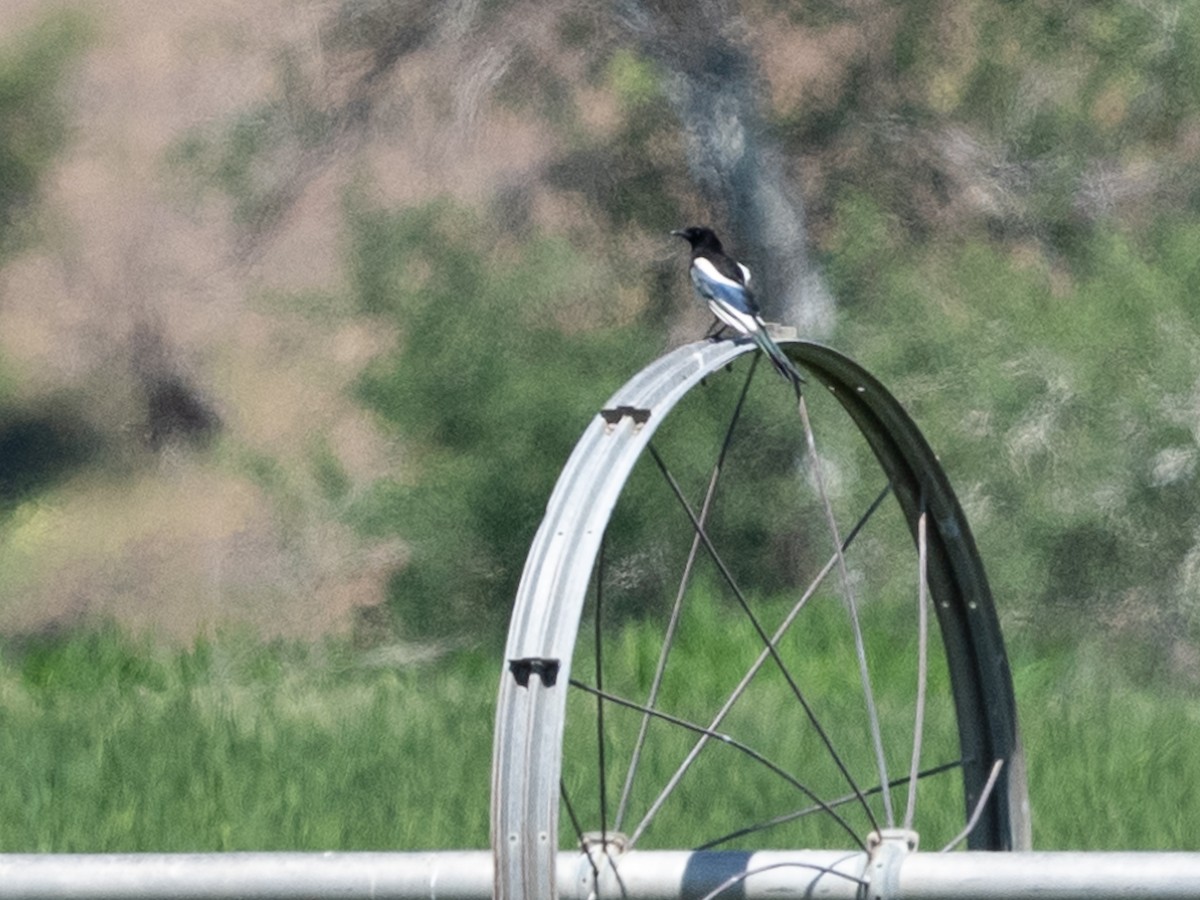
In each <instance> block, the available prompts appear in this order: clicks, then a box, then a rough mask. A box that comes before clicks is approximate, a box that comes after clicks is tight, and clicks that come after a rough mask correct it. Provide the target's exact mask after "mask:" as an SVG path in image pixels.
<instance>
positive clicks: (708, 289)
mask: <svg viewBox="0 0 1200 900" xmlns="http://www.w3.org/2000/svg"><path fill="white" fill-rule="evenodd" d="M671 234H673V235H675V236H676V237H681V238H683V239H684V240H685V241H687V242H688V243H689V244H691V246H692V265H691V268H690V270H689V271H690V274H691V276H692V285H693V287H695V289H696V293H697V294H698V295H699V296H700V299H702V300H704V301H705V302H706V303H707V304H708V308H709V309H710V310H712V314H713V315H714V316H716V321H715V322H714V323H713V327H712V328H710V329H709V331H708V335H707V336H708V337H712V338H719V337H720V336H721V335H722V334H723V333H724V331H725V329H726V328H732V329H733V330H734V331H737V332H738V333H739V334H744V335H746V336H747V337H749V338H750V339H751V340H753V341H754V343H755V344H757V345H758V347H759V349H761V350H762V352H763V353H765V354H766V355H767V358H768V359H769V360H771V365H773V366H774V367H775V371H777V372H778V373H779V374H780V375H782V376H783V377H784V378H786V379H787V380H788V381H790V382H791V383H792V386H793V387H794V388H795V389H796V395H797V396H799V395H800V385H802V384H803V383H804V377H803V376H802V375H801V374H800V372H799V371H798V370H797V369H796V367H795V366H794V365H793V364H792V361H791V360H790V359H788V358H787V357H786V356H785V355H784V353H783V351H782V350H780V349H779V345H778V344H776V343H775V341H773V340H772V339H771V336H770V335H769V334H767V326H766V323H765V322H763V319H762V314H761V313H760V312H759V309H758V303H757V302H756V301H755V299H754V293H753V291H752V290H751V289H750V270H749V269H747V268H746V267H745V266H744V265H742V264H741V263H740V262H738V261H737V260H735V259H733V258H732V257H730V256H729V255H727V254H726V253H725V250H724V248H723V247H722V246H721V241H720V239H719V238H718V237H717V235H716V233H715V232H714V231H713V230H712V229H711V228H705V227H703V226H696V225H693V226H691V227H689V228H681V229H679V230H678V231H672V232H671Z"/></svg>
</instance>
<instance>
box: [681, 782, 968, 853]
mask: <svg viewBox="0 0 1200 900" xmlns="http://www.w3.org/2000/svg"><path fill="white" fill-rule="evenodd" d="M962 764H963V761H962V760H961V759H956V760H954V762H948V763H942V764H941V765H938V766H933V767H932V768H929V769H925V770H923V771H921V772H918V773H917V778H920V779H925V778H930V777H932V776H934V775H941V774H943V773H945V772H949V771H951V770H953V769H961V768H962ZM906 781H907V778H896V779H894V780H893V781H892V783H891V784H889V785H888V787H889V788H894V787H899V786H900V785H902V784H904V783H905V782H906ZM882 790H883V788H882V787H880V786H879V785H875V786H873V787H870V788H867V789H866V790H865V791H863V793H864V794H866V795H867V796H868V797H873V796H874V795H875V794H878V793H880V792H881V791H882ZM857 799H858V797H857V795H855V794H844V795H842V796H841V797H838V798H837V799H836V800H829V801H827V802H826V806H829V807H830V808H832V809H837V808H838V807H839V806H845V805H846V804H847V803H853V802H854V801H855V800H857ZM824 811H825V808H824V807H823V806H818V805H816V804H813V805H812V806H806V807H804V808H803V809H797V810H793V811H792V812H790V813H784V814H783V815H781V816H776V817H774V818H773V819H768V820H766V821H765V822H759V823H758V824H756V825H747V826H746V827H745V828H739V829H738V830H737V831H731V832H729V834H725V835H722V836H721V837H719V838H714V839H713V840H711V841H707V842H706V843H703V844H701V845H700V846H698V847H696V848H694V849H696V850H711V849H712V848H713V847H719V846H720V845H721V844H727V843H729V842H730V841H734V840H737V839H738V838H743V837H746V836H747V835H750V834H755V833H757V832H759V831H766V830H768V829H770V828H775V827H777V826H779V825H786V824H787V823H788V822H794V821H796V820H797V819H803V818H806V817H808V816H811V815H814V814H815V813H819V812H824Z"/></svg>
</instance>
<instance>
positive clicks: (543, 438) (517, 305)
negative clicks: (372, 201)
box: [348, 201, 657, 634]
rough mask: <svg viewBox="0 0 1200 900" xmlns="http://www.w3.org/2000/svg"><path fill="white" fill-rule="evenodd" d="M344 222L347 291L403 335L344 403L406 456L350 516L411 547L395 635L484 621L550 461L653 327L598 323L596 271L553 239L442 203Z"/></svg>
mask: <svg viewBox="0 0 1200 900" xmlns="http://www.w3.org/2000/svg"><path fill="white" fill-rule="evenodd" d="M348 221H349V234H350V238H349V256H350V259H351V261H352V262H351V265H352V278H353V289H354V293H355V296H356V297H357V299H358V302H359V303H360V304H361V307H362V309H363V310H364V311H365V312H367V313H370V314H372V315H377V316H381V317H385V318H387V319H389V320H392V321H395V322H396V323H397V324H398V325H399V326H400V327H401V330H402V334H403V338H402V344H401V346H400V348H399V349H398V350H397V351H396V352H394V353H392V354H389V355H387V356H385V357H384V358H382V359H380V360H378V361H377V363H376V364H375V365H374V366H373V367H372V368H371V369H370V370H369V371H368V373H367V374H366V375H365V376H364V377H363V379H362V381H361V383H360V386H359V397H360V399H361V400H362V401H363V402H364V403H366V404H367V406H368V407H369V408H371V409H373V410H374V411H376V412H377V413H378V414H379V415H380V416H381V418H382V419H383V420H385V421H386V422H388V423H390V424H391V425H393V426H395V427H396V429H397V431H398V433H399V434H400V435H402V436H403V437H404V439H405V440H406V441H407V442H409V443H410V446H411V447H412V448H413V458H414V460H415V463H414V470H415V471H414V472H413V473H412V475H411V476H410V478H411V479H412V480H411V481H402V480H399V479H388V480H385V481H382V482H380V483H378V484H376V485H375V487H374V488H373V489H372V490H371V491H370V492H369V493H368V494H367V496H365V497H363V498H361V499H360V500H359V501H358V502H357V503H356V504H355V507H354V509H353V511H352V518H353V519H354V521H355V522H356V524H357V525H358V526H359V527H360V528H362V529H363V530H364V531H365V532H367V533H369V534H373V535H379V534H393V533H394V534H400V535H403V536H404V537H406V538H409V539H410V540H412V541H413V543H414V554H413V558H412V561H411V563H409V564H408V565H407V566H406V567H405V568H404V570H403V571H402V572H400V573H399V574H398V575H397V576H396V578H395V580H394V582H393V585H392V597H393V600H394V602H395V605H396V607H397V609H398V610H399V611H400V613H401V615H400V620H401V621H402V622H403V627H404V630H405V631H408V632H411V633H418V634H428V633H446V632H447V631H451V632H453V631H460V630H463V629H465V628H467V627H468V626H469V627H470V628H471V629H472V630H474V631H478V630H480V629H482V630H483V631H487V630H489V629H491V630H493V631H494V630H495V628H496V627H497V626H498V625H502V624H503V623H504V622H506V621H507V618H508V612H509V608H510V598H511V597H512V596H513V592H514V590H515V586H516V577H517V575H518V574H519V572H520V569H521V566H522V564H523V562H524V558H525V552H526V550H527V549H528V545H529V541H530V540H531V539H532V537H533V532H534V529H535V528H536V527H537V524H538V522H539V520H540V518H541V511H542V509H543V508H544V506H545V503H546V498H547V497H548V496H549V494H550V489H551V487H552V486H553V484H554V478H555V476H556V474H557V472H558V470H559V468H560V467H561V466H562V464H563V463H564V462H565V461H566V458H567V455H568V454H569V452H570V449H571V447H572V445H573V444H574V442H575V440H576V439H577V438H578V436H579V434H580V433H581V432H582V431H583V429H584V427H585V426H586V425H587V424H588V422H589V420H590V419H591V418H592V416H594V415H595V414H596V413H597V412H598V411H599V409H600V407H601V405H602V404H603V402H604V401H605V400H606V399H607V397H608V395H609V394H610V393H611V392H612V391H613V390H614V389H615V388H616V387H617V386H618V385H619V384H620V383H621V381H622V380H623V379H624V377H625V376H626V374H627V373H629V372H631V371H635V370H636V369H637V368H638V367H640V366H641V365H642V364H643V363H644V362H645V361H648V360H650V359H651V358H653V356H654V355H655V353H656V349H657V348H656V347H655V343H654V336H653V334H652V333H649V332H647V331H646V330H645V329H639V328H637V327H636V326H633V325H628V324H623V323H618V322H614V321H613V317H614V315H615V313H613V312H610V306H609V303H608V299H607V298H606V290H607V286H606V278H607V273H606V272H605V271H604V270H603V268H602V267H599V264H598V263H596V262H595V261H594V260H590V259H588V258H587V257H586V256H584V255H582V254H580V253H579V252H577V251H576V250H575V249H574V248H572V247H571V245H570V244H568V243H567V242H566V241H564V240H562V239H561V238H554V237H547V236H534V237H531V238H530V239H528V240H522V241H519V242H518V241H514V240H512V239H510V238H506V237H505V235H504V234H503V232H502V231H500V230H498V229H497V226H496V224H495V223H492V222H488V221H484V220H481V219H479V218H478V217H476V216H475V215H474V214H472V213H470V212H469V211H467V210H465V209H462V208H459V207H456V206H453V205H450V204H448V203H444V202H435V203H432V204H429V205H426V206H423V207H417V208H412V209H403V210H396V211H390V210H381V209H376V208H371V207H369V206H367V205H365V204H363V203H361V202H360V201H351V203H350V204H349V208H348ZM580 319H583V320H584V321H579V320H580ZM584 326H593V327H584ZM594 326H601V327H594ZM603 326H608V327H603Z"/></svg>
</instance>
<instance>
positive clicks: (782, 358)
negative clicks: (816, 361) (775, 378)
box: [753, 329, 804, 397]
mask: <svg viewBox="0 0 1200 900" xmlns="http://www.w3.org/2000/svg"><path fill="white" fill-rule="evenodd" d="M753 337H754V342H755V343H756V344H758V346H759V347H760V348H761V349H762V352H763V353H765V354H766V355H767V358H768V359H769V360H771V365H772V366H774V367H775V371H776V372H778V373H779V374H780V375H782V376H783V377H784V378H786V379H787V380H788V381H790V382H791V383H792V387H793V388H795V390H796V396H797V397H798V396H800V386H801V385H802V384H804V376H803V375H801V374H800V371H799V370H798V369H797V368H796V366H795V364H794V363H793V362H792V361H791V360H790V359H788V357H787V356H786V355H785V354H784V352H783V351H782V350H781V349H780V348H779V345H778V344H776V343H775V341H774V340H772V339H771V336H770V335H769V334H767V332H766V330H765V329H758V330H756V331H755V332H754V334H753Z"/></svg>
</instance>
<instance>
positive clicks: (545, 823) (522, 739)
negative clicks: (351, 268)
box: [492, 336, 1028, 898]
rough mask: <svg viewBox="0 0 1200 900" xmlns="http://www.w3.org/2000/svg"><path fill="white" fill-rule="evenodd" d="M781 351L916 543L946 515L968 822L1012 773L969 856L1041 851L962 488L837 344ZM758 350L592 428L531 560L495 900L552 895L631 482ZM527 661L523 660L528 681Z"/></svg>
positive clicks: (511, 711)
mask: <svg viewBox="0 0 1200 900" xmlns="http://www.w3.org/2000/svg"><path fill="white" fill-rule="evenodd" d="M778 340H779V343H780V345H781V346H782V347H783V348H784V350H785V352H786V353H787V354H788V355H789V356H791V357H792V358H793V359H794V360H795V361H796V362H798V363H800V364H801V365H802V366H804V367H805V368H806V369H808V370H809V372H811V373H812V374H813V375H814V376H815V377H816V378H817V379H818V380H819V381H820V382H821V383H823V384H824V385H825V386H826V387H827V388H828V389H829V390H830V391H831V392H832V393H833V395H834V396H835V397H836V398H837V399H838V400H839V402H840V403H841V404H842V406H843V407H844V408H845V410H846V412H847V413H848V414H849V415H850V416H851V418H852V419H853V420H854V422H855V423H856V425H857V426H858V428H859V430H860V431H861V432H862V434H863V436H864V437H865V438H866V440H867V441H868V443H869V444H870V446H871V448H872V450H873V451H874V453H875V456H876V458H877V459H878V460H879V463H880V465H881V467H882V468H883V470H884V472H885V474H886V475H887V477H888V479H889V481H890V482H891V484H892V488H893V490H894V491H895V493H896V496H897V498H898V500H899V502H900V506H901V508H902V510H903V511H904V514H905V516H906V518H907V519H908V521H909V526H910V528H911V529H912V530H913V533H914V536H915V533H916V527H917V519H918V517H919V515H920V508H921V504H922V501H923V502H924V504H925V507H926V508H927V509H928V510H929V511H930V512H931V513H932V516H931V518H932V520H933V526H934V527H933V528H932V529H930V531H929V582H930V585H929V586H930V592H931V594H932V596H933V599H934V605H935V609H936V610H937V615H938V619H939V625H940V630H941V633H942V637H943V642H944V644H945V648H946V658H947V662H948V664H949V666H950V670H951V681H952V683H953V692H954V698H955V705H956V710H957V713H958V722H959V738H960V743H961V746H962V753H963V759H964V786H965V793H966V802H967V808H968V812H970V810H972V809H973V808H974V805H975V802H976V800H977V799H978V797H979V794H980V791H981V790H982V788H983V784H984V782H985V781H986V780H987V776H988V774H989V771H990V769H991V766H992V761H993V760H996V759H1004V760H1006V762H1007V765H1006V766H1005V770H1004V771H1003V772H1002V774H1001V778H1000V781H999V782H998V784H997V785H996V789H995V792H994V796H993V797H992V799H991V800H990V801H989V802H988V803H987V805H986V809H985V813H984V815H983V817H982V818H981V820H980V821H979V823H978V824H977V826H976V828H975V831H973V832H972V835H971V838H970V844H969V846H971V847H972V848H975V849H996V850H1006V849H1017V848H1021V847H1022V846H1027V842H1028V817H1027V806H1028V801H1027V799H1026V797H1025V786H1024V779H1023V766H1022V765H1021V749H1020V741H1019V738H1018V734H1017V722H1016V708H1015V702H1014V699H1013V693H1012V678H1011V675H1010V672H1009V668H1008V661H1007V657H1006V654H1005V651H1004V644H1003V641H1002V638H1001V635H1000V627H999V621H998V619H997V617H996V612H995V608H994V605H993V602H992V596H991V591H990V589H989V587H988V583H987V579H986V576H985V574H984V571H983V565H982V561H981V560H980V557H979V553H978V550H977V548H976V546H975V542H974V538H973V537H972V535H971V532H970V529H969V527H968V525H967V521H966V517H965V515H964V514H963V512H962V508H961V506H960V505H959V503H958V500H957V498H956V497H955V495H954V492H953V490H952V489H951V487H950V483H949V480H948V479H947V478H946V475H945V473H944V472H943V471H942V468H941V466H940V465H939V463H938V462H937V459H936V457H935V456H934V454H933V451H932V450H931V449H930V448H929V445H928V444H927V442H926V441H925V439H924V437H923V436H922V435H921V433H920V431H919V430H918V429H917V427H916V425H915V424H914V423H913V421H912V419H911V418H910V417H909V416H908V414H907V413H906V412H905V411H904V409H903V408H902V407H901V406H900V404H899V403H898V402H897V401H896V400H895V398H893V397H892V396H891V394H890V393H888V391H887V390H886V389H885V388H884V387H883V385H882V384H881V383H880V382H879V381H878V380H876V379H875V378H874V377H873V376H872V375H870V374H869V373H868V372H867V371H866V370H864V369H863V368H862V367H861V366H859V365H858V364H857V363H855V362H854V361H853V360H851V359H849V358H848V357H846V356H844V355H843V354H841V353H839V352H837V351H836V350H833V349H831V348H829V347H826V346H824V345H821V344H817V343H814V342H811V341H803V340H796V339H788V338H786V337H782V336H781V337H780V338H779V339H778ZM754 349H755V347H754V345H753V344H752V343H749V342H741V341H739V342H734V341H719V342H708V341H704V342H698V343H695V344H689V345H686V346H683V347H680V348H678V349H677V350H674V351H672V352H670V353H668V354H666V355H664V356H662V357H660V358H659V359H657V360H655V361H654V362H652V363H650V365H648V366H647V367H646V368H644V369H643V370H642V371H641V372H639V373H638V374H636V375H635V376H634V377H633V378H631V379H630V380H629V381H628V382H627V383H626V384H625V385H624V387H622V388H621V389H620V390H618V391H617V392H616V394H614V395H613V397H612V398H611V399H610V400H609V402H608V403H607V404H606V405H605V407H604V410H605V411H606V414H598V415H597V416H596V417H595V418H594V419H593V420H592V422H591V423H590V425H589V426H588V428H587V429H586V430H585V431H584V434H583V436H582V437H581V438H580V440H579V442H578V443H577V444H576V446H575V449H574V451H573V452H572V453H571V456H570V458H569V459H568V460H567V463H566V465H565V466H564V467H563V471H562V473H561V474H560V476H559V479H558V482H557V483H556V485H555V487H554V491H553V493H552V494H551V496H550V500H549V502H548V503H547V508H546V515H545V517H544V518H543V520H542V523H541V525H540V526H539V528H538V531H537V534H536V535H535V536H534V540H533V543H532V545H531V547H530V551H529V555H528V557H527V558H526V563H525V569H524V572H523V574H522V576H521V581H520V584H519V586H518V589H517V597H516V603H515V606H514V610H513V615H512V620H511V624H510V628H509V636H508V642H507V645H506V648H505V669H504V671H503V673H502V675H501V680H500V694H499V699H498V705H497V711H496V729H495V734H494V744H493V763H492V846H493V852H494V854H495V857H496V896H497V897H501V898H517V897H546V898H550V897H553V896H554V875H553V873H554V864H555V863H554V861H555V855H556V852H557V849H558V848H557V839H558V805H559V774H560V771H561V762H562V760H561V752H562V734H563V720H564V717H565V709H566V692H567V679H568V677H569V674H570V666H571V657H572V653H573V651H574V646H575V639H576V635H577V631H578V625H579V618H580V614H581V612H582V609H583V604H584V599H585V596H586V594H587V586H588V582H589V580H590V577H591V572H592V567H593V562H594V560H595V557H596V553H597V551H598V549H599V545H600V539H601V536H602V535H603V532H604V529H605V527H606V526H607V524H608V519H609V516H610V515H611V513H612V510H613V507H614V506H615V504H616V502H617V499H618V498H619V496H620V494H621V491H622V490H623V489H624V486H625V481H626V479H627V478H628V476H629V473H630V471H631V470H632V469H633V466H634V464H635V463H636V462H637V459H638V458H639V456H640V455H641V453H642V450H643V449H644V448H645V446H646V445H647V444H648V443H649V441H650V438H651V437H652V436H653V434H654V432H655V431H656V430H657V428H658V426H659V425H660V424H661V423H662V421H663V420H664V419H665V418H666V416H667V414H668V413H669V412H670V411H671V409H672V408H673V407H674V406H675V405H676V403H678V402H679V400H680V399H681V398H682V397H683V396H684V395H685V394H686V393H687V392H688V391H689V390H691V389H692V388H693V387H694V386H695V385H696V384H698V383H699V382H700V381H701V380H703V379H704V378H705V377H707V376H709V375H711V374H713V373H715V372H717V371H719V370H720V369H721V368H722V367H724V366H725V365H727V364H728V363H730V362H732V361H733V360H734V359H736V358H737V357H739V356H741V355H742V354H744V353H748V352H751V351H753V350H754ZM516 661H524V662H522V663H518V664H517V668H516V671H514V670H513V664H514V663H515V662H516ZM531 673H532V674H531ZM517 674H521V675H523V676H524V677H523V678H522V679H521V680H522V681H524V684H522V683H520V682H519V680H518V677H517ZM980 709H982V710H984V711H985V716H984V719H985V724H984V727H982V728H979V727H977V723H976V714H977V712H978V711H979V710H980Z"/></svg>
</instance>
